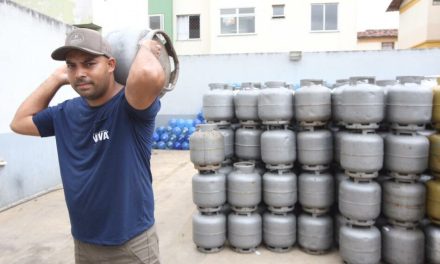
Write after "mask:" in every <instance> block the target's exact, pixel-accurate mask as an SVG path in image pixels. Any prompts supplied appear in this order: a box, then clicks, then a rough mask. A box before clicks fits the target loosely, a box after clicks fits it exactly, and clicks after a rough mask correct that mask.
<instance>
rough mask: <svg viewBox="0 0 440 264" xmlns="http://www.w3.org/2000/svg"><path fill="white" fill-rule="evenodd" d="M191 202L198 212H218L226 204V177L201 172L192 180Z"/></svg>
mask: <svg viewBox="0 0 440 264" xmlns="http://www.w3.org/2000/svg"><path fill="white" fill-rule="evenodd" d="M192 193H193V202H194V203H195V204H196V205H197V207H198V209H199V210H200V211H211V212H212V211H220V210H221V208H222V206H223V204H224V203H225V202H226V176H225V175H224V174H221V173H218V172H201V173H197V174H195V175H194V176H193V178H192Z"/></svg>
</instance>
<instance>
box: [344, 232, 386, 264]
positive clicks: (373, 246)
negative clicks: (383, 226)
mask: <svg viewBox="0 0 440 264" xmlns="http://www.w3.org/2000/svg"><path fill="white" fill-rule="evenodd" d="M339 252H340V254H341V258H342V259H343V260H344V261H345V263H350V264H374V263H380V258H381V235H380V231H379V229H377V227H375V226H368V227H355V226H342V227H341V229H340V231H339Z"/></svg>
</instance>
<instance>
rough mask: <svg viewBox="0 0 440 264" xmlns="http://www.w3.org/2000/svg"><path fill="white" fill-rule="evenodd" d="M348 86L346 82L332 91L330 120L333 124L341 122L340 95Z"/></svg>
mask: <svg viewBox="0 0 440 264" xmlns="http://www.w3.org/2000/svg"><path fill="white" fill-rule="evenodd" d="M348 86H349V84H348V80H347V82H345V83H341V84H340V85H339V86H336V87H335V88H333V90H332V97H331V98H332V110H331V111H332V120H333V122H337V123H338V122H341V121H342V93H343V91H344V89H345V88H347V87H348Z"/></svg>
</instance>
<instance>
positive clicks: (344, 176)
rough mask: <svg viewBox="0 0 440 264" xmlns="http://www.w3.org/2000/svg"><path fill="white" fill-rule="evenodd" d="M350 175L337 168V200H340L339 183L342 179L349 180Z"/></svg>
mask: <svg viewBox="0 0 440 264" xmlns="http://www.w3.org/2000/svg"><path fill="white" fill-rule="evenodd" d="M348 179H349V177H348V176H347V174H345V173H344V172H343V171H340V170H337V171H336V173H335V197H336V199H335V201H336V203H337V202H338V195H339V185H340V184H341V182H342V181H344V180H348Z"/></svg>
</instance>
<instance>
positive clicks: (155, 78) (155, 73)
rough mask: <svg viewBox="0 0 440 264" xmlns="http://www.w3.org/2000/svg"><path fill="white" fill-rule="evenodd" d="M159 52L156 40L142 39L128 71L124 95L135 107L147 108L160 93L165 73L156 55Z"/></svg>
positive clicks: (139, 108)
mask: <svg viewBox="0 0 440 264" xmlns="http://www.w3.org/2000/svg"><path fill="white" fill-rule="evenodd" d="M160 52H161V48H160V45H159V44H158V43H157V42H156V41H152V40H144V41H142V42H141V43H140V45H139V51H138V52H137V54H136V57H135V59H134V61H133V63H132V65H131V68H130V72H129V73H128V78H127V85H126V88H125V97H126V98H127V101H128V103H129V104H130V105H131V106H132V107H133V108H135V109H138V110H143V109H146V108H148V107H149V106H150V105H151V104H152V103H153V102H154V100H156V97H157V96H158V95H159V94H160V92H161V90H162V88H163V86H164V82H165V73H164V70H163V68H162V65H161V64H160V62H159V60H158V57H159V54H160Z"/></svg>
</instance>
